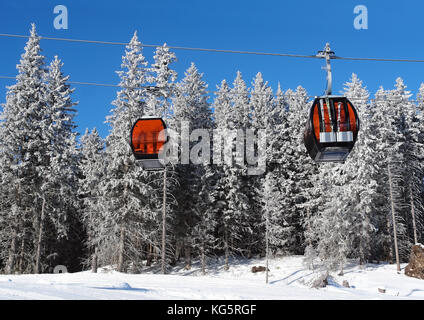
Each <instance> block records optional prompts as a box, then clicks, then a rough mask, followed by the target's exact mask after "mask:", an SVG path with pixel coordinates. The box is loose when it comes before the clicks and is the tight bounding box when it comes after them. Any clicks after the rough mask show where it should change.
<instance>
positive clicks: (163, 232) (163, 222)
mask: <svg viewBox="0 0 424 320" xmlns="http://www.w3.org/2000/svg"><path fill="white" fill-rule="evenodd" d="M161 270H162V274H165V273H166V167H165V169H164V170H163V202H162V266H161Z"/></svg>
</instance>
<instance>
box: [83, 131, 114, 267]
mask: <svg viewBox="0 0 424 320" xmlns="http://www.w3.org/2000/svg"><path fill="white" fill-rule="evenodd" d="M104 149H105V146H104V141H103V139H102V138H101V137H100V136H99V134H98V132H97V130H96V128H94V129H93V130H92V131H91V132H89V131H88V129H86V131H85V133H84V135H83V136H82V137H81V148H80V153H81V161H80V170H81V178H80V181H79V190H78V193H79V195H80V197H81V198H82V202H83V205H82V206H81V215H82V219H83V221H84V226H85V229H86V233H87V242H86V245H87V247H88V249H89V252H90V258H91V259H89V260H90V261H89V262H90V263H91V268H92V271H93V272H97V267H98V264H99V263H98V255H97V251H98V248H99V247H100V246H101V242H102V241H105V239H107V237H106V235H105V234H107V233H108V232H109V231H108V230H107V229H104V228H102V226H103V221H102V220H103V212H102V207H101V200H102V190H101V188H100V186H101V182H102V179H104V176H105V169H106V162H105V153H104ZM101 262H104V263H107V262H108V261H101Z"/></svg>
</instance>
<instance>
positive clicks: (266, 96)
mask: <svg viewBox="0 0 424 320" xmlns="http://www.w3.org/2000/svg"><path fill="white" fill-rule="evenodd" d="M273 107H274V105H273V93H272V89H271V87H270V86H269V85H268V82H266V81H264V79H263V77H262V74H261V73H260V72H258V73H257V74H256V77H255V79H254V80H253V82H252V88H251V90H250V108H249V109H250V110H251V129H252V130H254V134H255V140H256V141H255V143H254V144H252V143H251V142H249V141H247V133H246V132H245V148H246V151H247V149H248V148H252V147H253V148H254V150H255V154H256V155H257V157H259V156H262V157H266V156H267V154H260V150H259V147H260V142H259V139H262V137H261V136H260V131H262V132H264V133H265V134H266V136H265V139H266V138H268V135H267V132H266V131H268V133H269V128H270V116H271V115H272V112H273ZM245 165H246V166H248V167H251V169H252V168H254V171H256V173H257V175H246V174H243V175H242V176H240V178H239V179H240V180H239V181H240V184H241V186H240V188H241V189H240V192H242V193H244V194H245V195H246V196H247V197H248V199H249V200H250V201H249V206H248V208H247V209H245V210H243V212H241V214H243V215H244V217H243V218H242V219H243V221H244V223H245V224H246V227H245V230H244V235H243V238H244V239H245V241H244V243H243V247H242V248H241V249H244V250H246V251H247V252H248V256H249V257H250V256H251V254H252V252H264V248H265V246H263V245H261V244H264V229H263V225H262V224H261V220H262V214H261V211H262V205H263V204H262V200H261V198H262V195H263V194H262V192H261V189H262V186H263V185H264V183H265V180H264V179H265V172H266V170H267V168H266V166H265V168H260V167H259V166H260V165H261V164H260V163H259V161H258V163H257V164H248V163H245ZM280 222H281V221H280Z"/></svg>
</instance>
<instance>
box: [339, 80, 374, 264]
mask: <svg viewBox="0 0 424 320" xmlns="http://www.w3.org/2000/svg"><path fill="white" fill-rule="evenodd" d="M344 95H345V96H346V97H347V98H348V99H349V100H350V101H351V102H352V103H353V105H354V106H355V108H356V110H357V112H358V115H359V119H360V131H359V135H358V139H357V141H356V143H355V148H354V150H352V152H351V154H350V155H349V157H348V158H347V160H346V162H345V163H344V165H343V166H342V170H341V175H340V176H339V179H338V180H339V181H340V183H341V184H342V185H343V188H342V189H341V190H342V191H343V192H342V193H341V194H338V195H336V197H342V199H344V201H345V202H346V203H349V204H350V205H349V207H348V208H347V209H348V210H347V211H346V212H345V213H344V215H345V219H346V220H348V221H349V222H350V234H351V236H352V239H350V244H351V246H352V247H351V251H352V252H351V256H352V257H358V258H359V262H360V264H364V263H366V262H367V260H368V259H369V258H370V254H371V252H370V249H371V245H372V243H371V241H372V238H373V232H374V231H375V227H374V224H373V216H374V206H373V203H374V200H375V197H376V195H377V178H378V171H377V170H376V167H375V152H376V151H375V136H374V135H375V130H374V123H373V121H372V117H373V110H372V107H371V105H370V104H369V100H368V99H369V93H368V91H367V89H366V88H365V87H364V86H363V84H362V81H361V80H360V79H359V78H358V76H357V75H356V74H352V77H351V79H350V81H349V82H346V83H345V87H344Z"/></svg>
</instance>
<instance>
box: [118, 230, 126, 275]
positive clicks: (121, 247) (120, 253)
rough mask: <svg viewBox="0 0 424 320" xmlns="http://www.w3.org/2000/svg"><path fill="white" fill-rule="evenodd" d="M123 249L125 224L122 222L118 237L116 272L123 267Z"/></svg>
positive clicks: (120, 270)
mask: <svg viewBox="0 0 424 320" xmlns="http://www.w3.org/2000/svg"><path fill="white" fill-rule="evenodd" d="M124 250H125V226H124V223H122V225H121V235H120V237H119V253H118V268H117V271H118V272H122V271H123V269H124Z"/></svg>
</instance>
